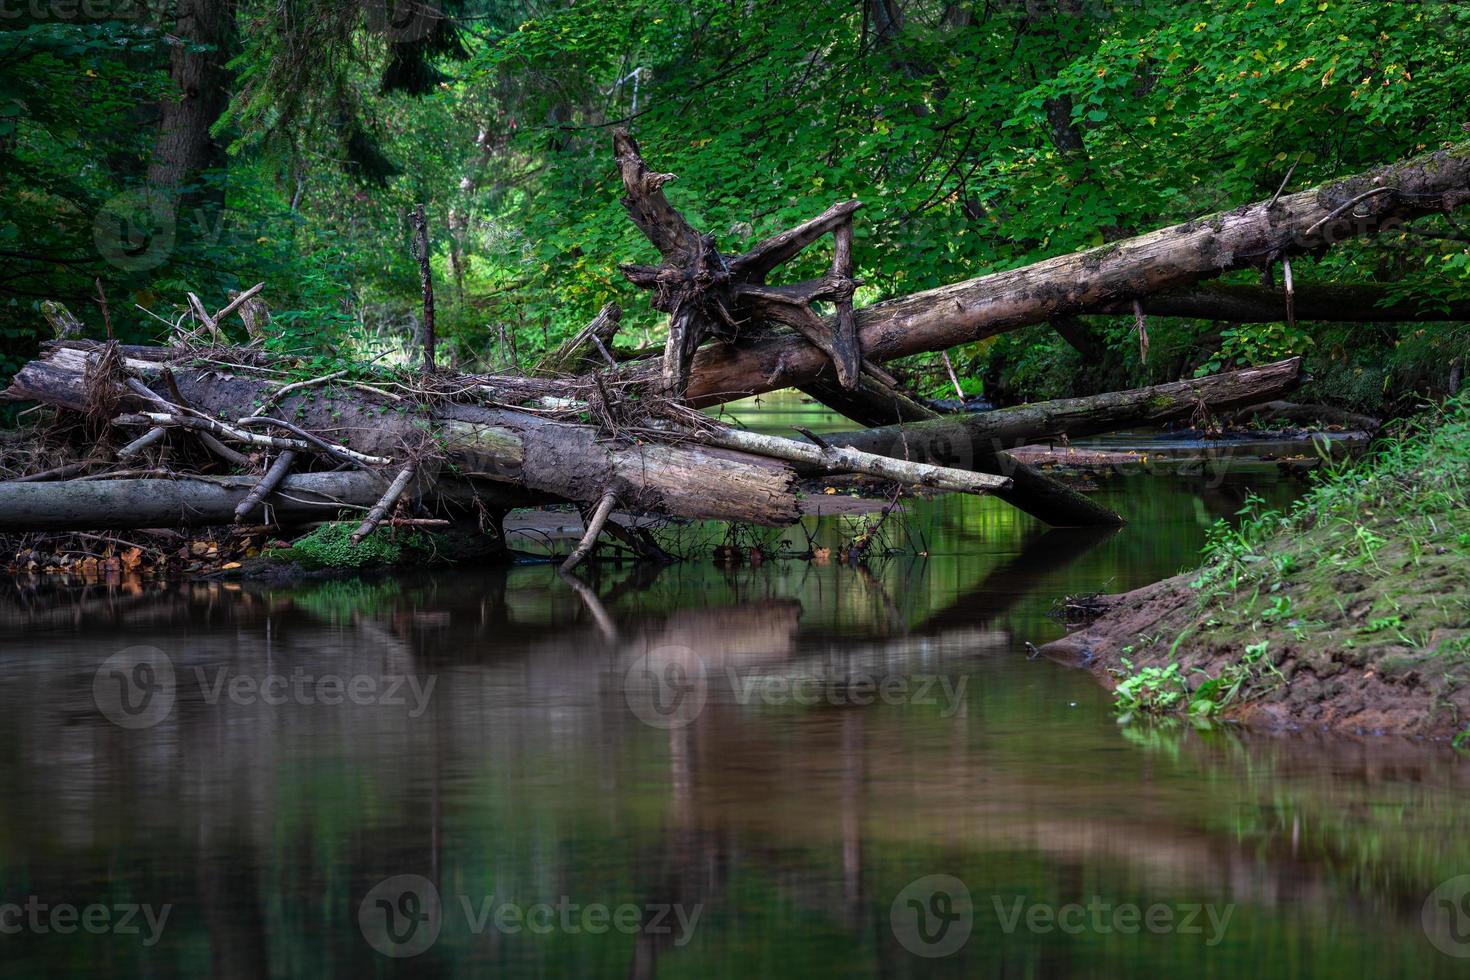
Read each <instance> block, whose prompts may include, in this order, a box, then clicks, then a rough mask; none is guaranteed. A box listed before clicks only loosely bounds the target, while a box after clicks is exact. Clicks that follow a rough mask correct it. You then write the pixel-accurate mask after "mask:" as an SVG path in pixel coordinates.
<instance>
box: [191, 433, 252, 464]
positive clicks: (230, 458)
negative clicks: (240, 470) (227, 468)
mask: <svg viewBox="0 0 1470 980" xmlns="http://www.w3.org/2000/svg"><path fill="white" fill-rule="evenodd" d="M194 434H195V435H196V436H198V437H199V441H200V442H202V443H204V448H205V449H208V450H209V451H210V452H212V453H214V454H215V455H216V456H218V457H219V458H220V459H222V460H224V461H225V462H226V463H229V464H230V465H231V466H249V465H250V457H249V456H246V455H245V454H244V453H237V452H235V450H233V449H231V448H230V447H229V446H226V445H225V444H224V443H222V442H220V441H219V440H218V439H216V438H215V437H214V436H212V435H210V434H209V433H208V432H196V433H194Z"/></svg>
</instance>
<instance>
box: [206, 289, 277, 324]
mask: <svg viewBox="0 0 1470 980" xmlns="http://www.w3.org/2000/svg"><path fill="white" fill-rule="evenodd" d="M264 288H265V283H263V282H258V283H256V284H255V285H253V286H251V287H250V288H249V289H247V290H245V291H244V292H243V293H241V294H240V295H239V296H236V297H235V298H234V299H232V300H230V302H229V305H227V306H226V307H225V308H224V309H222V310H220V311H219V312H218V313H216V314H215V315H214V322H215V323H223V322H224V319H225V317H227V316H229V315H230V314H231V313H233V312H235V311H236V310H238V309H239V308H240V307H241V306H243V305H244V304H245V303H246V302H248V301H249V300H250V299H251V298H252V297H254V296H255V294H256V293H258V292H260V291H261V290H262V289H264Z"/></svg>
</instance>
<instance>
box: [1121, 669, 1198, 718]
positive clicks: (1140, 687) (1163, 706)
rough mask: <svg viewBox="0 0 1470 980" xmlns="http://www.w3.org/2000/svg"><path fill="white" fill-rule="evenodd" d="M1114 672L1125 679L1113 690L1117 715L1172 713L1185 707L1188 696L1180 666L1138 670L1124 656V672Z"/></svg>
mask: <svg viewBox="0 0 1470 980" xmlns="http://www.w3.org/2000/svg"><path fill="white" fill-rule="evenodd" d="M1115 673H1116V674H1117V675H1118V676H1120V677H1121V678H1122V679H1121V680H1120V681H1119V682H1118V686H1117V687H1116V688H1114V690H1113V698H1114V701H1115V704H1116V707H1117V710H1118V713H1119V714H1121V715H1123V716H1124V717H1127V716H1129V715H1132V714H1135V713H1142V714H1148V715H1164V714H1170V713H1172V712H1174V711H1177V710H1178V709H1179V708H1180V706H1181V705H1183V703H1184V699H1185V697H1186V696H1187V695H1188V693H1189V690H1188V688H1187V687H1185V684H1184V678H1183V676H1182V675H1181V674H1180V673H1179V665H1178V664H1177V663H1171V664H1169V666H1167V667H1144V668H1142V669H1140V670H1137V671H1135V670H1134V667H1133V662H1132V661H1130V660H1128V659H1127V658H1126V657H1125V658H1124V659H1123V670H1121V671H1115Z"/></svg>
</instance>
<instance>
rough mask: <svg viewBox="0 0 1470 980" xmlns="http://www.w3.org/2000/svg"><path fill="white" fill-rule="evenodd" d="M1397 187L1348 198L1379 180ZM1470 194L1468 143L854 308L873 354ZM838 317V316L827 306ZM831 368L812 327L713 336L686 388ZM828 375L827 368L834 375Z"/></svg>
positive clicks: (1213, 268)
mask: <svg viewBox="0 0 1470 980" xmlns="http://www.w3.org/2000/svg"><path fill="white" fill-rule="evenodd" d="M1380 188H1383V189H1388V188H1391V189H1392V191H1393V192H1392V193H1381V194H1378V195H1376V196H1374V197H1371V198H1367V199H1365V200H1361V201H1358V203H1356V204H1355V205H1353V206H1351V207H1348V208H1346V209H1345V210H1344V205H1345V204H1347V203H1348V202H1351V201H1353V200H1354V199H1356V198H1358V197H1360V196H1361V195H1362V194H1363V193H1364V192H1365V191H1368V190H1373V189H1380ZM1467 202H1470V145H1462V146H1459V147H1456V148H1454V149H1452V150H1445V151H1441V152H1438V153H1432V154H1428V155H1426V156H1421V157H1416V158H1414V159H1412V160H1408V161H1405V162H1403V163H1399V164H1394V165H1392V166H1387V167H1382V168H1379V169H1377V170H1373V171H1369V172H1367V173H1365V174H1361V175H1359V176H1356V177H1351V178H1349V179H1347V180H1343V181H1338V182H1335V183H1332V184H1328V185H1324V186H1323V187H1320V188H1318V189H1316V190H1311V191H1305V192H1302V193H1299V194H1288V195H1284V196H1282V197H1280V198H1279V199H1277V200H1276V202H1275V203H1274V204H1271V203H1270V202H1266V201H1262V202H1258V203H1256V204H1251V205H1244V206H1242V207H1239V208H1236V209H1235V210H1233V211H1227V212H1224V213H1221V214H1216V215H1213V216H1210V217H1205V218H1198V219H1195V220H1193V221H1188V222H1185V223H1184V224H1180V225H1175V226H1173V227H1171V228H1164V229H1161V230H1158V231H1153V232H1150V233H1148V234H1145V235H1139V236H1137V237H1134V238H1127V239H1124V240H1122V241H1118V242H1114V243H1112V244H1110V245H1105V246H1102V247H1101V248H1095V249H1090V250H1088V251H1085V252H1078V253H1074V254H1071V255H1062V256H1058V257H1056V258H1052V259H1047V260H1045V261H1042V262H1038V263H1036V264H1034V265H1029V266H1025V267H1023V268H1020V269H1013V270H1010V271H1007V272H997V273H993V274H991V275H988V276H982V277H980V278H978V279H971V280H968V281H966V282H960V283H955V284H953V285H949V286H941V287H939V288H937V289H930V290H925V291H923V292H919V293H913V294H911V295H908V296H901V297H897V298H895V299H890V300H885V301H883V302H881V303H875V304H873V305H872V306H866V307H863V308H862V309H860V310H858V311H857V313H856V322H857V333H858V342H859V346H860V348H861V351H862V355H863V357H865V358H867V359H868V360H871V361H875V362H880V363H881V362H882V361H886V360H891V359H893V358H896V357H903V356H906V355H909V354H918V353H923V352H925V351H937V350H944V349H946V348H949V347H953V346H955V345H957V344H963V343H968V342H970V341H974V340H981V339H983V338H985V337H991V336H994V335H995V334H998V333H1003V332H1005V331H1007V330H1014V329H1015V328H1017V327H1022V326H1026V325H1028V324H1033V323H1043V322H1045V321H1047V320H1050V319H1051V318H1053V317H1057V316H1065V315H1069V314H1076V313H1083V312H1088V311H1095V310H1097V309H1099V308H1103V307H1107V306H1109V305H1110V304H1116V303H1126V304H1129V306H1130V307H1131V304H1132V301H1133V300H1134V299H1136V298H1143V297H1147V296H1150V295H1152V294H1154V293H1159V292H1162V291H1165V290H1170V289H1177V288H1179V287H1183V286H1187V285H1189V284H1191V283H1195V282H1199V281H1200V280H1203V279H1210V278H1213V277H1215V276H1218V275H1220V274H1221V273H1222V272H1226V271H1228V270H1231V269H1239V268H1244V267H1249V266H1257V265H1263V264H1266V263H1268V262H1271V261H1274V260H1278V259H1280V258H1281V257H1282V256H1289V255H1300V254H1306V253H1316V252H1320V251H1322V250H1324V249H1326V248H1328V247H1330V246H1332V245H1333V244H1336V243H1338V242H1341V241H1344V240H1346V239H1348V238H1351V237H1354V236H1358V235H1369V234H1375V233H1378V232H1382V231H1387V230H1393V229H1397V228H1401V227H1402V226H1403V223H1404V222H1405V221H1407V220H1409V219H1412V218H1416V217H1419V216H1421V215H1425V214H1432V213H1436V212H1442V211H1450V210H1453V209H1455V208H1458V207H1460V206H1461V205H1463V204H1465V203H1467ZM825 323H826V325H827V327H828V328H829V329H834V330H835V329H836V326H837V323H836V319H835V317H827V318H826V320H825ZM824 374H829V368H828V359H827V357H826V355H824V354H823V352H821V351H820V350H818V349H817V348H815V347H813V346H812V345H811V344H810V343H808V342H807V341H806V340H805V339H803V338H802V337H799V336H793V335H789V334H788V335H780V336H772V337H767V338H764V339H761V340H757V341H753V342H750V343H745V344H742V345H741V346H739V347H736V346H734V345H732V344H727V343H726V344H712V345H709V346H707V347H705V348H702V349H701V350H700V351H699V352H698V354H697V355H696V356H695V357H694V360H693V365H692V371H691V375H690V382H689V387H688V390H687V395H688V398H689V400H690V401H691V402H692V403H693V404H696V405H717V404H720V403H722V402H727V401H732V400H734V399H737V398H743V397H746V396H748V395H753V394H759V393H760V392H763V391H771V390H773V389H776V388H784V387H790V386H793V385H802V384H805V383H807V382H809V381H812V380H814V379H817V378H818V377H821V376H823V375H824ZM829 376H830V375H829Z"/></svg>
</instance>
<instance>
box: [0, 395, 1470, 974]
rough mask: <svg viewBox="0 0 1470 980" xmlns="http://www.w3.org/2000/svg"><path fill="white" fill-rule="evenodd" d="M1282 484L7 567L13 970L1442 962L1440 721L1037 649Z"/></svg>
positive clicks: (781, 415) (1385, 970)
mask: <svg viewBox="0 0 1470 980" xmlns="http://www.w3.org/2000/svg"><path fill="white" fill-rule="evenodd" d="M746 413H747V414H746V417H747V418H748V419H749V420H751V421H752V422H753V423H755V424H759V425H761V426H763V427H766V428H770V429H772V430H776V431H780V430H783V429H784V428H785V427H786V426H789V425H790V424H791V418H789V417H788V416H794V415H813V417H811V418H806V419H805V421H806V422H812V423H815V424H814V425H813V427H814V428H823V427H825V428H831V427H834V426H833V425H831V424H830V423H831V422H832V421H833V420H830V419H825V418H821V417H818V416H815V415H814V414H813V413H812V411H811V409H809V408H808V407H805V406H801V405H798V404H794V403H784V404H776V405H767V406H765V407H764V408H761V409H757V410H754V411H750V410H748V409H747V410H746ZM1300 489H1301V484H1299V483H1296V482H1292V481H1289V480H1287V479H1286V478H1284V477H1281V476H1279V475H1278V474H1277V472H1276V470H1275V468H1274V467H1270V466H1265V467H1262V466H1245V465H1242V466H1239V467H1232V466H1221V467H1218V468H1213V469H1211V470H1210V472H1209V473H1208V474H1207V475H1204V476H1200V475H1190V474H1189V473H1185V474H1179V473H1172V474H1168V475H1154V476H1129V477H1118V478H1113V479H1108V480H1103V481H1101V487H1100V489H1099V490H1098V491H1097V492H1098V495H1099V499H1101V500H1102V501H1103V502H1105V503H1107V504H1108V505H1109V506H1112V507H1114V508H1116V509H1118V510H1119V511H1121V512H1122V513H1124V514H1125V515H1126V516H1127V517H1128V518H1129V521H1130V523H1129V525H1128V526H1127V527H1126V528H1125V529H1123V530H1121V531H1119V532H1117V533H1095V532H1069V531H1046V530H1044V529H1042V528H1040V527H1038V526H1037V525H1035V524H1034V522H1032V521H1030V520H1029V519H1027V518H1025V517H1022V516H1018V515H1017V514H1016V513H1015V512H1014V511H1012V510H1010V509H1009V508H1007V507H1005V506H1004V505H1003V504H1000V503H999V502H997V501H993V500H974V499H943V500H938V501H930V502H924V503H918V504H915V505H913V506H912V507H911V508H910V509H909V511H908V512H907V514H906V515H905V516H904V518H903V519H902V522H901V523H900V522H896V523H895V526H894V529H893V530H892V531H891V533H890V542H891V543H893V544H895V546H898V547H901V548H902V549H903V550H904V551H905V552H907V553H905V554H901V555H897V556H892V557H887V558H875V559H874V560H872V561H871V562H870V563H869V564H868V566H867V567H865V568H851V567H846V566H843V565H841V564H840V563H837V562H835V561H834V562H831V563H828V564H814V563H805V562H769V561H768V562H765V563H762V564H760V565H758V566H755V567H752V566H751V565H749V564H742V565H738V566H735V567H730V568H723V567H717V566H716V565H715V564H714V563H713V562H711V561H709V560H704V559H700V560H694V561H689V562H685V563H682V564H679V565H675V566H670V567H666V568H662V569H657V568H634V567H633V566H631V565H625V566H621V567H613V566H602V567H599V568H597V569H596V570H595V571H594V572H593V573H590V574H589V575H588V580H589V581H590V582H591V583H592V585H593V588H594V591H595V594H596V597H597V599H596V606H595V607H591V606H589V605H588V604H586V602H585V601H584V600H583V599H581V598H579V597H578V596H577V595H576V594H575V593H573V592H572V591H571V590H570V589H568V588H567V587H566V586H565V585H564V584H563V583H562V582H561V581H560V580H559V579H558V578H557V576H556V575H555V573H554V571H553V570H552V569H551V568H550V567H548V566H546V565H521V566H517V567H513V568H509V569H485V570H464V569H456V570H453V571H444V572H421V573H414V574H405V575H398V576H393V577H375V578H366V579H361V580H347V581H333V582H315V583H307V584H302V585H298V586H292V587H264V586H253V585H249V584H238V583H200V582H193V583H190V582H184V583H175V584H172V585H169V586H166V587H160V588H138V587H132V588H120V587H112V588H109V587H106V586H99V585H94V586H90V587H86V588H82V587H74V586H64V585H61V584H58V583H39V584H37V583H23V584H21V585H19V586H16V587H13V588H11V589H10V590H8V591H7V592H6V594H5V596H4V599H3V604H0V613H3V615H4V616H5V617H6V621H7V622H8V623H9V629H7V630H6V631H5V634H4V636H3V638H0V658H3V664H4V671H3V674H0V677H3V681H0V736H3V738H4V744H5V746H6V751H5V752H4V753H3V755H0V779H3V784H0V785H3V787H4V797H3V803H0V955H3V961H4V964H5V967H4V970H5V974H6V975H7V976H40V975H47V976H63V977H69V976H92V975H97V974H107V975H116V976H150V977H171V976H190V977H193V976H203V975H211V974H212V975H218V976H241V977H245V976H260V975H265V974H274V975H292V976H329V975H343V976H379V975H415V976H495V975H513V976H527V975H548V976H610V977H627V976H635V977H638V976H654V975H663V976H702V977H708V976H720V977H726V976H728V977H752V976H783V975H791V976H843V977H863V976H918V975H932V974H938V975H954V976H961V975H963V976H1016V977H1022V976H1024V977H1064V976H1079V977H1081V976H1088V977H1094V976H1095V977H1117V976H1126V975H1140V974H1142V975H1152V976H1175V975H1191V976H1204V977H1209V976H1240V975H1242V974H1245V973H1251V974H1254V975H1256V976H1259V977H1272V976H1282V977H1288V976H1290V977H1298V976H1326V975H1332V976H1337V977H1351V976H1372V977H1384V976H1437V975H1445V976H1448V975H1451V974H1452V973H1456V974H1458V973H1463V971H1464V969H1465V966H1466V964H1465V962H1464V960H1463V959H1459V958H1457V956H1464V955H1466V954H1470V936H1466V937H1458V936H1452V935H1451V936H1446V935H1442V934H1439V933H1436V932H1434V931H1433V930H1430V931H1428V932H1427V931H1426V929H1425V928H1424V926H1423V923H1422V918H1421V913H1422V910H1423V909H1424V907H1425V902H1426V898H1427V897H1428V896H1430V893H1431V891H1433V890H1434V889H1436V887H1437V886H1439V885H1440V884H1441V883H1442V882H1445V881H1446V880H1448V879H1452V878H1454V877H1456V876H1457V875H1460V874H1465V873H1470V846H1467V844H1466V835H1465V833H1464V814H1465V802H1466V790H1467V785H1470V779H1467V771H1470V770H1467V766H1466V764H1465V762H1464V761H1462V759H1461V758H1460V757H1458V756H1457V755H1456V754H1455V753H1454V752H1453V751H1451V750H1449V749H1448V748H1442V747H1429V746H1424V745H1416V744H1412V743H1406V742H1402V741H1396V740H1386V739H1356V738H1346V737H1336V738H1326V737H1322V736H1317V735H1312V734H1294V735H1248V734H1245V733H1242V732H1239V731H1235V730H1232V729H1230V728H1226V727H1219V726H1216V727H1214V728H1211V729H1197V728H1194V727H1191V726H1187V725H1172V726H1157V725H1156V726H1146V725H1129V726H1126V727H1120V726H1119V725H1118V724H1117V722H1116V721H1115V719H1114V716H1113V711H1112V708H1111V699H1110V696H1109V695H1108V694H1107V693H1106V692H1105V691H1103V690H1102V689H1101V688H1100V687H1099V686H1098V685H1097V684H1096V683H1095V682H1094V680H1093V679H1092V678H1091V677H1090V676H1089V675H1087V674H1086V673H1085V672H1082V671H1077V670H1071V669H1068V668H1066V667H1063V666H1061V665H1058V664H1055V663H1052V662H1049V661H1046V660H1044V659H1030V658H1028V655H1027V647H1026V643H1028V642H1030V643H1037V644H1039V643H1043V642H1045V641H1047V640H1050V639H1053V638H1055V637H1057V636H1059V635H1061V633H1062V631H1063V627H1062V626H1061V625H1059V624H1058V623H1057V622H1056V621H1054V620H1053V619H1052V618H1051V617H1050V616H1049V615H1048V612H1049V610H1050V609H1051V607H1052V604H1053V602H1054V601H1055V600H1056V599H1057V598H1058V597H1060V596H1062V595H1064V594H1067V593H1078V592H1094V591H1105V592H1116V591H1123V590H1126V589H1130V588H1133V587H1136V586H1139V585H1142V584H1146V583H1148V582H1151V581H1154V580H1157V579H1159V578H1161V577H1164V576H1167V575H1170V574H1173V573H1175V572H1177V571H1179V570H1181V569H1183V568H1186V567H1188V566H1189V565H1191V564H1192V563H1193V561H1194V560H1195V558H1196V556H1197V555H1198V551H1199V548H1200V546H1201V544H1202V542H1203V540H1204V534H1205V529H1206V528H1207V527H1208V526H1209V525H1210V524H1211V523H1212V522H1214V521H1215V520H1216V519H1217V518H1221V517H1229V516H1230V515H1232V514H1233V513H1234V512H1235V511H1236V510H1238V509H1239V508H1240V506H1241V504H1242V502H1243V501H1244V499H1245V495H1246V493H1247V492H1248V491H1254V492H1256V493H1258V494H1260V495H1261V496H1262V497H1264V498H1266V499H1267V500H1268V501H1270V502H1272V503H1275V504H1285V503H1287V502H1289V501H1290V500H1291V499H1292V498H1293V497H1294V496H1295V495H1296V494H1298V493H1299V492H1300ZM858 520H861V519H860V518H821V519H820V520H811V521H808V522H807V523H808V524H809V525H810V528H809V529H810V530H812V532H813V533H814V534H815V535H816V536H817V538H818V540H819V541H824V542H827V543H836V542H839V541H840V540H841V539H842V538H843V537H844V536H850V535H851V533H852V522H854V521H858ZM786 537H787V538H788V539H789V540H791V541H792V543H793V544H798V545H800V544H804V539H803V538H802V537H801V535H800V534H799V533H796V532H790V531H788V532H787V534H786ZM918 551H925V552H927V556H926V557H919V556H918V555H916V554H915V552H918ZM594 610H595V612H596V613H597V614H594ZM1455 888H1456V886H1454V885H1453V883H1452V884H1451V886H1450V887H1449V891H1443V892H1440V893H1439V895H1441V896H1443V895H1450V894H1454V895H1458V894H1460V893H1459V892H1456V891H1455ZM1437 900H1438V899H1437V898H1436V899H1435V901H1437ZM1431 904H1432V903H1431ZM1461 940H1463V942H1462V941H1461Z"/></svg>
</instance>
